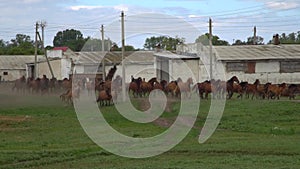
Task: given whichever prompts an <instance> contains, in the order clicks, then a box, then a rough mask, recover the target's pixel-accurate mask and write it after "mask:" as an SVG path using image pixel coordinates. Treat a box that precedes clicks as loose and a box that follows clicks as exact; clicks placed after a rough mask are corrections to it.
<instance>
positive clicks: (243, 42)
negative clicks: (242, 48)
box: [232, 39, 247, 45]
mask: <svg viewBox="0 0 300 169" xmlns="http://www.w3.org/2000/svg"><path fill="white" fill-rule="evenodd" d="M232 45H247V43H246V42H245V41H241V40H240V39H237V40H236V41H235V42H234V43H233V44H232Z"/></svg>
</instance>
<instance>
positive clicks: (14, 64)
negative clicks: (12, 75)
mask: <svg viewBox="0 0 300 169" xmlns="http://www.w3.org/2000/svg"><path fill="white" fill-rule="evenodd" d="M40 58H42V56H38V59H40ZM34 59H35V56H34V55H0V69H11V70H12V69H26V63H33V62H34Z"/></svg>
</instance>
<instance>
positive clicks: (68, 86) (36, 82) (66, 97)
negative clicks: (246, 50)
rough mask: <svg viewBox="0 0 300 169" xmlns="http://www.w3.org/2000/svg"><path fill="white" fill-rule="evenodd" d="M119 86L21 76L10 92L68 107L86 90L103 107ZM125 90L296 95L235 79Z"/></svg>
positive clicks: (135, 81) (141, 82) (138, 93)
mask: <svg viewBox="0 0 300 169" xmlns="http://www.w3.org/2000/svg"><path fill="white" fill-rule="evenodd" d="M121 86H122V78H121V77H120V76H116V78H115V79H113V80H112V79H109V80H105V81H102V80H100V79H95V80H86V78H81V79H76V82H73V83H72V78H71V79H67V78H65V79H63V80H56V79H55V78H52V79H48V78H47V77H46V76H45V75H43V77H42V78H37V79H33V78H28V79H26V78H25V77H24V76H22V77H21V78H19V79H17V80H16V81H15V83H14V85H13V87H12V89H13V90H14V91H17V92H20V93H26V92H27V93H36V94H38V93H40V94H41V95H46V94H49V93H58V92H63V93H62V94H60V96H59V97H60V99H61V100H62V101H63V102H65V103H72V102H73V99H79V97H80V91H81V90H86V91H87V92H88V95H92V94H96V96H97V100H96V101H97V102H98V103H99V104H100V106H105V105H111V104H113V101H116V100H117V98H118V95H119V94H120V92H121V90H122V87H121ZM126 89H127V92H128V93H129V94H130V95H132V96H133V97H146V96H148V95H149V94H150V92H152V91H155V90H160V91H163V92H164V93H165V94H166V95H167V96H170V97H174V98H180V97H185V98H188V99H189V98H191V95H192V94H193V93H197V95H199V97H200V98H201V99H208V98H209V97H208V96H209V94H210V95H211V97H212V98H221V99H225V98H226V99H231V98H232V97H233V96H234V94H235V93H236V95H237V98H240V99H242V98H248V99H250V98H251V99H254V98H256V99H280V97H281V96H286V97H288V98H289V99H295V96H296V95H297V94H299V93H300V85H299V84H286V83H281V84H272V83H266V84H261V83H260V81H259V79H256V80H255V82H253V83H249V82H246V81H241V82H240V80H239V79H238V77H236V76H233V77H232V78H230V79H229V80H227V81H221V80H214V79H212V80H210V81H209V80H206V81H204V82H201V83H196V84H194V82H193V79H192V78H188V79H187V80H186V81H183V80H182V79H181V78H178V79H177V80H174V81H171V82H167V81H165V80H161V81H158V80H157V78H156V77H154V78H151V79H150V80H148V81H146V80H145V78H142V77H138V78H134V77H133V76H131V82H130V83H126Z"/></svg>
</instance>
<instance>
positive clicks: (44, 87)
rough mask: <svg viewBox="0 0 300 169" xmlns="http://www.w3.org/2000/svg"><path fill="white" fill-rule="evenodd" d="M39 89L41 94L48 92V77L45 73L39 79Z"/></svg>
mask: <svg viewBox="0 0 300 169" xmlns="http://www.w3.org/2000/svg"><path fill="white" fill-rule="evenodd" d="M40 90H41V94H42V95H43V94H45V93H47V94H49V79H48V78H47V76H46V75H43V78H42V79H41V80H40Z"/></svg>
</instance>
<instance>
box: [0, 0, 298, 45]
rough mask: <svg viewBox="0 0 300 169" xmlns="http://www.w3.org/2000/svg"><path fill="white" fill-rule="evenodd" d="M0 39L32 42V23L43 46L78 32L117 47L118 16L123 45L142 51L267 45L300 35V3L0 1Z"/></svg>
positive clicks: (238, 0)
mask: <svg viewBox="0 0 300 169" xmlns="http://www.w3.org/2000/svg"><path fill="white" fill-rule="evenodd" d="M0 9H1V16H0V23H1V24H0V39H4V40H5V41H9V40H10V39H12V38H14V36H15V35H16V34H17V33H23V34H27V35H30V36H31V37H32V39H33V38H34V25H35V22H36V21H41V20H42V21H46V22H47V27H46V30H45V31H46V32H45V33H46V36H45V37H46V44H47V45H52V41H53V37H54V36H55V34H56V33H57V32H58V31H62V30H64V29H70V28H73V29H77V30H80V31H81V32H82V33H83V34H84V36H85V37H87V36H91V37H94V38H98V37H100V32H99V28H100V26H101V25H102V24H104V25H105V37H106V38H111V39H112V40H113V41H115V42H119V40H120V39H119V37H120V33H119V32H120V17H119V16H120V12H121V11H122V10H123V11H124V12H125V15H126V18H125V20H126V22H125V27H126V35H127V39H126V40H127V41H126V42H127V44H130V45H134V46H135V47H137V48H141V47H142V46H143V43H144V40H145V38H146V37H149V36H152V35H168V36H179V37H184V38H186V41H187V42H193V41H194V40H195V39H196V38H197V36H199V35H201V34H203V33H206V32H207V31H208V19H209V17H211V18H212V20H213V33H214V34H215V35H218V36H219V37H220V38H221V39H224V40H227V41H228V42H229V43H232V42H233V40H236V39H240V40H246V39H247V37H249V36H252V35H253V27H254V26H257V34H258V35H259V36H262V37H263V38H264V42H265V43H267V42H268V41H269V40H270V39H271V38H272V36H273V34H275V33H279V34H281V33H283V32H285V33H291V32H297V31H300V0H286V1H281V0H226V1H217V0H150V1H149V0H145V1H136V0H110V1H103V0H15V1H7V0H0Z"/></svg>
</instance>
